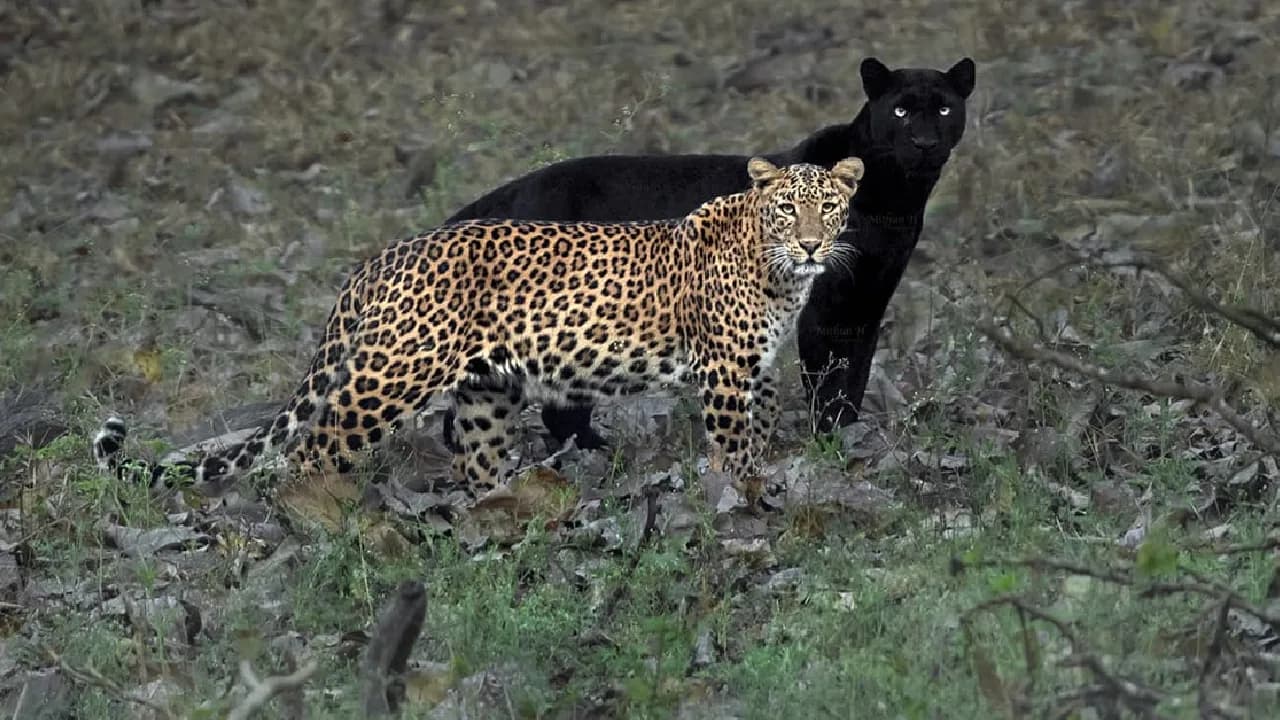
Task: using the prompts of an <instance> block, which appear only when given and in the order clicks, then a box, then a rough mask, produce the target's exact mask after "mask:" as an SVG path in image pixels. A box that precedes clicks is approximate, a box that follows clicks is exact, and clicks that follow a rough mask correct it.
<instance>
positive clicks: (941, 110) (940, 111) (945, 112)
mask: <svg viewBox="0 0 1280 720" xmlns="http://www.w3.org/2000/svg"><path fill="white" fill-rule="evenodd" d="M938 114H939V115H950V114H951V108H949V107H947V106H946V105H943V106H942V107H940V108H938Z"/></svg>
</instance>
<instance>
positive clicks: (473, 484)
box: [453, 378, 525, 496]
mask: <svg viewBox="0 0 1280 720" xmlns="http://www.w3.org/2000/svg"><path fill="white" fill-rule="evenodd" d="M524 405H525V400H524V392H523V390H522V388H521V385H520V384H519V382H518V381H517V380H514V379H512V380H507V379H502V378H495V379H487V378H486V379H482V380H468V381H466V382H464V383H462V384H461V385H460V386H459V387H458V389H457V390H455V391H454V393H453V433H454V435H455V437H456V438H457V440H458V445H459V447H460V451H459V452H458V453H457V454H455V455H454V460H453V469H454V476H455V477H456V478H458V479H460V480H463V481H465V482H466V483H467V486H468V488H469V490H470V492H471V493H473V494H474V495H476V496H479V495H483V494H484V493H486V492H488V491H489V490H492V489H493V488H495V487H497V486H498V485H500V484H502V483H503V482H505V481H506V480H507V478H508V476H509V475H510V473H511V471H512V469H513V468H511V467H509V465H510V459H511V450H512V448H513V447H514V445H515V438H516V423H517V421H518V420H519V416H520V411H521V410H523V409H524Z"/></svg>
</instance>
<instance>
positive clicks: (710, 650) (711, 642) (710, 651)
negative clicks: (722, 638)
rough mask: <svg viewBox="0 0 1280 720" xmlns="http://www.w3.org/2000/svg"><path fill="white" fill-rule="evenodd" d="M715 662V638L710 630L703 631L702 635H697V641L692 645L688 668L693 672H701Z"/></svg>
mask: <svg viewBox="0 0 1280 720" xmlns="http://www.w3.org/2000/svg"><path fill="white" fill-rule="evenodd" d="M715 661H716V642H715V637H714V636H713V635H712V634H711V631H710V630H703V631H702V634H700V635H698V641H697V642H696V643H694V645H693V659H692V660H691V661H690V662H689V667H690V668H691V669H693V670H702V669H703V668H707V667H710V666H711V664H712V663H714V662H715Z"/></svg>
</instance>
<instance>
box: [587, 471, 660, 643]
mask: <svg viewBox="0 0 1280 720" xmlns="http://www.w3.org/2000/svg"><path fill="white" fill-rule="evenodd" d="M644 500H645V513H644V529H643V530H641V532H640V541H639V542H637V543H636V547H635V550H634V551H633V552H632V554H631V560H630V562H628V563H627V569H626V570H625V571H624V572H623V575H622V579H621V581H620V582H619V583H618V584H617V585H616V586H615V587H614V588H613V592H611V593H609V598H608V600H606V601H605V603H604V607H603V608H602V610H601V612H600V622H599V625H604V624H605V623H607V622H609V620H611V619H612V618H613V613H614V612H615V611H616V610H617V609H618V604H619V603H620V602H622V598H623V597H625V596H626V594H627V591H628V590H629V589H630V588H631V584H632V583H631V578H632V577H633V576H634V575H635V572H636V568H637V567H639V566H640V557H641V556H642V555H643V554H644V551H645V548H647V547H648V546H649V543H650V542H652V541H653V537H654V535H656V534H657V529H658V490H657V488H656V487H655V486H653V485H646V486H645V488H644Z"/></svg>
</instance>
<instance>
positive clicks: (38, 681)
mask: <svg viewBox="0 0 1280 720" xmlns="http://www.w3.org/2000/svg"><path fill="white" fill-rule="evenodd" d="M4 710H5V712H4V717H5V718H6V719H8V718H12V720H58V719H59V718H65V717H70V714H69V713H70V711H71V684H70V683H69V682H67V680H66V678H64V677H63V676H62V673H61V672H59V671H58V670H43V671H36V672H31V673H28V674H27V677H26V679H25V680H24V681H23V683H22V689H21V690H19V691H18V697H17V699H16V700H15V701H14V705H13V706H12V709H9V708H5V709H4Z"/></svg>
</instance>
